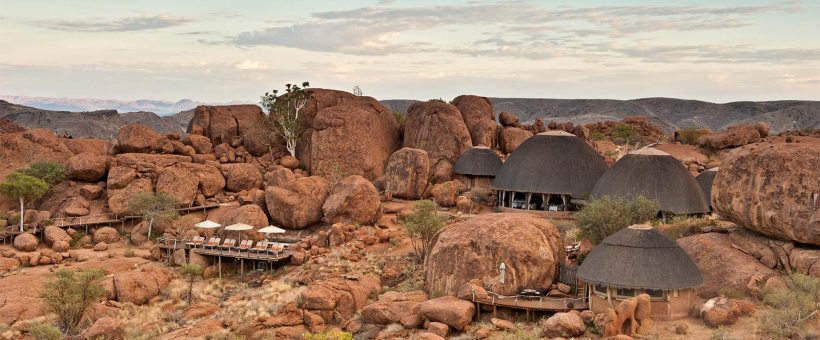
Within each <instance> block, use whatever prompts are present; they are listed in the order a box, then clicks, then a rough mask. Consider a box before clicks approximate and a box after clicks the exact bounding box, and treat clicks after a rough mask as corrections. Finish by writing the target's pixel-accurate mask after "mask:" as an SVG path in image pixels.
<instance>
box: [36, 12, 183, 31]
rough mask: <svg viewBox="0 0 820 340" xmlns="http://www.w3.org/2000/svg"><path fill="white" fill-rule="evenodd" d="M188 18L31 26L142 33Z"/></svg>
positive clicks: (164, 16) (49, 22)
mask: <svg viewBox="0 0 820 340" xmlns="http://www.w3.org/2000/svg"><path fill="white" fill-rule="evenodd" d="M191 21H193V20H192V19H190V18H186V17H178V16H173V15H167V14H160V15H142V16H133V17H125V18H120V19H116V20H103V19H91V20H40V21H34V22H32V24H34V25H36V26H39V27H45V28H48V29H52V30H58V31H69V32H128V31H144V30H153V29H160V28H167V27H173V26H178V25H182V24H185V23H188V22H191Z"/></svg>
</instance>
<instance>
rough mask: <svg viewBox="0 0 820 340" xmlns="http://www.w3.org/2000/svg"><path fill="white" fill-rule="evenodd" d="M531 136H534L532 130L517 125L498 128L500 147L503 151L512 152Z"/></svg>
mask: <svg viewBox="0 0 820 340" xmlns="http://www.w3.org/2000/svg"><path fill="white" fill-rule="evenodd" d="M530 137H532V132H529V131H527V130H523V129H519V128H517V127H505V128H503V129H500V130H498V147H499V148H500V149H501V152H503V153H505V154H511V153H512V152H513V151H515V149H516V148H518V146H519V145H521V143H523V142H524V141H525V140H527V138H530Z"/></svg>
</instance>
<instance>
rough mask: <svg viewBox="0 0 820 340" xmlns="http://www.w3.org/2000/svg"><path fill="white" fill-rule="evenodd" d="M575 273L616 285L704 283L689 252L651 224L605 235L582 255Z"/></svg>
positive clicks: (662, 286) (645, 286) (663, 286)
mask: <svg viewBox="0 0 820 340" xmlns="http://www.w3.org/2000/svg"><path fill="white" fill-rule="evenodd" d="M577 276H578V278H580V279H583V280H584V281H585V282H587V283H596V284H603V285H607V286H611V287H617V288H637V289H659V290H672V289H683V288H692V287H697V286H699V285H701V284H703V277H701V274H700V269H698V266H697V265H695V263H694V262H692V259H691V258H690V257H689V255H687V254H686V252H685V251H683V249H682V248H681V247H680V246H678V244H677V243H675V241H672V240H670V239H669V238H668V237H666V236H665V235H663V234H661V233H660V232H659V231H657V230H655V229H654V228H652V227H651V226H632V227H629V228H624V229H621V230H620V231H618V232H617V233H615V234H612V235H610V236H609V237H607V238H605V239H604V240H603V241H602V242H601V244H599V245H598V246H596V247H595V248H593V249H592V251H591V252H590V253H589V255H587V257H586V259H584V262H583V263H582V264H581V266H580V267H579V268H578V274H577Z"/></svg>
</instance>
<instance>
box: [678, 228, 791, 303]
mask: <svg viewBox="0 0 820 340" xmlns="http://www.w3.org/2000/svg"><path fill="white" fill-rule="evenodd" d="M678 244H679V245H680V246H681V248H683V250H684V251H686V253H687V254H689V257H691V258H692V260H693V261H695V264H697V266H698V268H700V272H701V273H702V274H703V286H700V287H698V288H697V291H698V295H699V296H701V297H705V298H710V297H714V296H717V295H718V294H719V293H720V290H721V289H722V288H724V287H726V288H733V289H737V290H740V291H743V292H746V293H749V294H753V295H756V294H758V293H759V292H760V291H761V289H762V288H765V287H766V286H771V285H777V284H782V283H783V281H782V279H781V278H780V275H779V274H778V273H777V272H776V271H774V270H772V269H770V268H769V267H766V266H764V265H763V264H761V263H760V262H758V261H757V260H756V259H755V258H754V257H753V256H752V255H749V254H746V253H744V252H743V251H741V250H739V249H737V248H735V247H734V245H733V243H732V241H731V239H730V238H729V236H728V235H725V234H720V233H707V234H699V235H694V236H689V237H684V238H681V239H679V240H678Z"/></svg>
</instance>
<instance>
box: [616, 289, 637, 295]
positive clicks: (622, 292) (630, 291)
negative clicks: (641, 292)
mask: <svg viewBox="0 0 820 340" xmlns="http://www.w3.org/2000/svg"><path fill="white" fill-rule="evenodd" d="M615 296H617V297H633V296H635V289H632V288H618V289H617V290H616V291H615Z"/></svg>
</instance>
